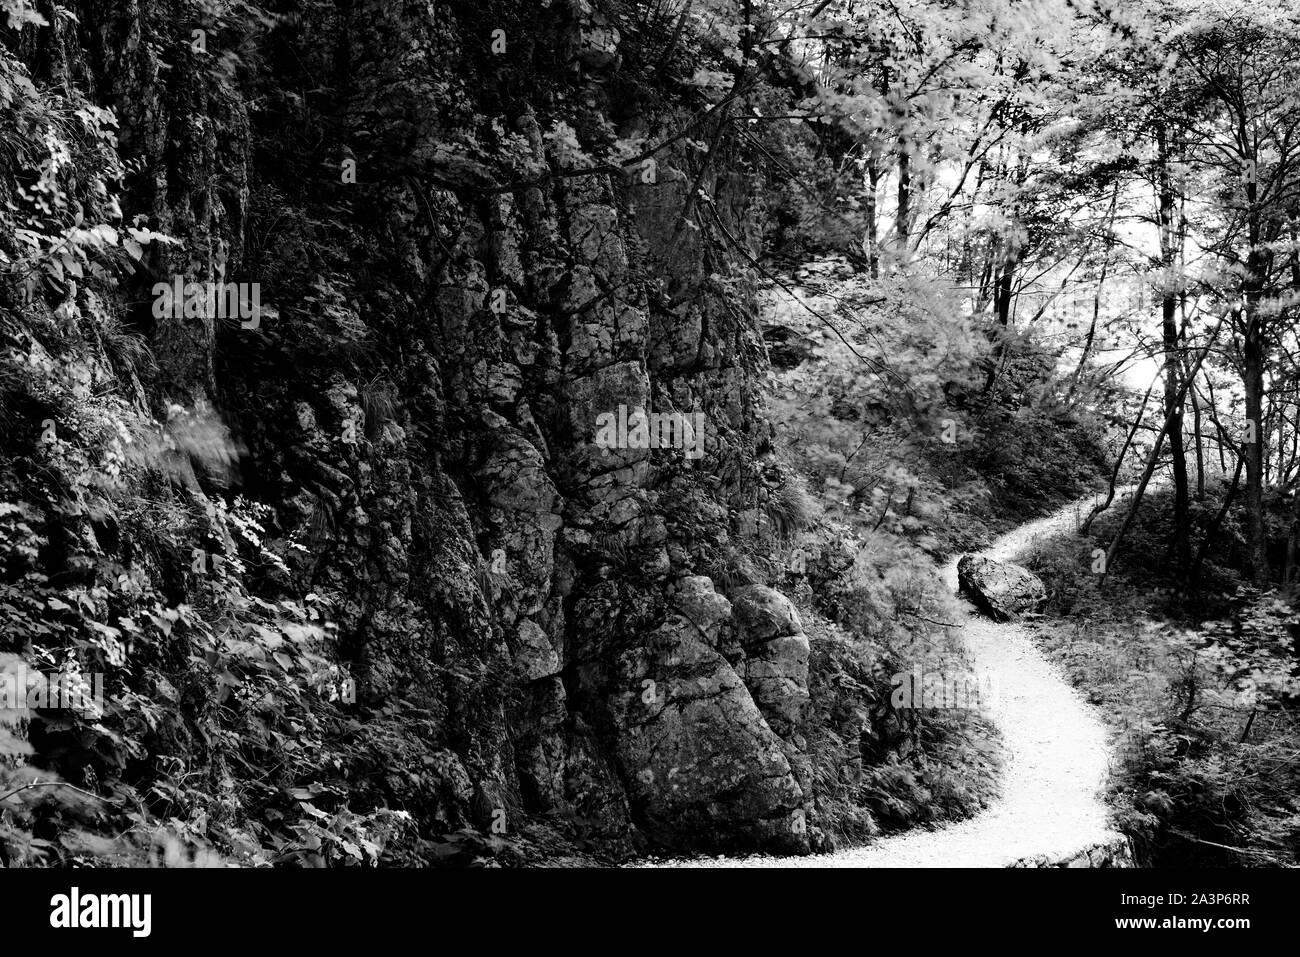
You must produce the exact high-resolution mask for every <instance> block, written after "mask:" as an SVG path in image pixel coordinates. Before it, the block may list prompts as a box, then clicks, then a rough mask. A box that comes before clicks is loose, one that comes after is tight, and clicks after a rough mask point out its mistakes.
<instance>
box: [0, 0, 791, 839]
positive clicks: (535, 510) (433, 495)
mask: <svg viewBox="0 0 1300 957" xmlns="http://www.w3.org/2000/svg"><path fill="white" fill-rule="evenodd" d="M620 9H621V8H619V7H618V5H617V4H614V3H609V4H605V3H598V2H594V0H552V2H550V3H537V4H514V3H505V2H488V3H477V2H476V3H438V2H433V3H431V2H418V0H405V2H390V3H374V2H361V0H348V2H342V3H338V4H334V5H327V4H318V3H305V4H287V3H286V4H272V5H270V6H269V7H268V9H267V10H266V13H267V16H266V18H265V20H264V21H262V22H261V23H260V25H257V26H255V27H254V28H252V29H250V28H249V27H248V26H247V25H246V23H247V18H242V19H241V20H240V22H239V23H234V22H227V21H226V20H225V19H223V17H222V15H221V13H220V12H219V11H217V10H215V8H213V9H208V8H200V9H192V8H191V7H189V6H186V5H182V4H177V3H175V2H171V0H131V2H129V3H122V2H101V0H81V2H80V3H77V4H76V5H75V7H74V12H75V14H76V19H75V20H73V19H71V18H66V17H62V16H60V15H59V14H58V12H57V11H56V10H55V9H54V7H53V6H50V5H49V4H47V5H46V8H45V9H44V11H43V12H44V13H45V16H46V19H47V20H48V21H49V25H47V26H36V25H29V26H27V27H26V28H25V29H24V30H23V32H22V33H21V35H20V37H19V39H17V40H16V41H15V42H14V43H13V44H12V51H13V54H14V56H16V57H17V58H19V59H20V60H21V61H22V63H23V64H24V65H25V68H26V70H27V71H29V73H30V75H31V76H32V78H33V79H34V80H35V81H36V83H37V85H38V87H40V88H41V89H43V90H44V89H56V88H59V87H61V86H65V85H66V86H67V87H69V88H77V89H80V90H82V91H84V94H85V97H86V99H87V100H88V101H90V102H93V103H96V104H99V105H102V106H103V107H106V108H108V109H111V110H113V111H114V112H115V113H116V116H117V120H118V124H119V135H118V141H117V152H118V155H119V156H120V158H121V160H122V161H123V162H124V163H125V168H124V171H123V172H124V178H123V180H122V183H121V186H122V209H121V212H122V214H123V218H122V221H121V222H122V223H126V222H134V223H136V224H137V225H139V226H140V227H141V228H145V227H147V228H148V229H149V230H151V231H155V232H157V233H161V234H166V235H168V236H170V237H173V238H174V239H176V240H178V242H176V243H166V242H161V241H159V242H155V243H152V244H150V245H149V246H148V247H147V249H146V250H145V252H144V255H143V256H142V257H141V261H140V264H139V268H138V269H137V271H136V272H135V274H134V275H132V276H130V277H128V278H124V279H121V280H120V281H116V282H114V283H112V284H111V286H110V284H108V283H102V284H99V287H98V288H99V290H100V292H99V294H100V295H102V296H103V297H105V298H106V299H108V300H110V302H111V310H112V311H113V312H114V313H115V314H116V315H117V316H118V317H119V318H120V319H121V321H122V322H123V323H125V324H126V325H127V327H128V328H132V329H135V330H138V331H139V332H140V333H141V334H142V335H144V336H145V337H146V338H147V341H148V344H149V345H150V347H151V348H152V351H153V354H154V356H155V357H156V360H157V361H156V365H154V366H151V367H149V368H147V369H145V368H141V369H140V370H139V377H138V380H137V381H136V382H122V381H119V382H118V386H117V387H119V388H122V389H125V390H127V391H134V394H135V395H136V397H137V398H138V399H139V401H141V402H145V403H147V404H148V405H149V406H150V407H151V408H152V410H153V413H154V415H155V416H156V417H157V418H158V419H159V420H160V421H163V420H166V419H167V417H168V416H169V415H172V416H175V415H176V414H178V413H177V409H178V408H179V409H180V410H183V413H182V414H184V415H186V416H200V417H203V419H204V421H205V422H207V423H208V424H209V426H210V428H211V429H212V430H213V432H214V434H217V435H221V434H223V433H224V432H225V431H226V430H228V432H229V443H228V447H229V448H230V449H232V450H237V451H238V461H237V462H236V463H234V464H233V467H232V468H231V469H229V470H228V474H226V475H224V476H217V475H216V474H215V473H214V472H213V471H211V470H208V471H204V470H203V469H201V468H195V469H194V470H193V475H192V480H191V481H190V482H189V483H188V491H187V492H186V493H185V494H186V495H188V496H191V497H192V498H193V499H194V500H203V499H210V498H215V497H218V496H221V495H231V494H234V493H238V494H241V495H243V496H245V497H247V498H249V499H251V500H254V501H257V502H260V503H264V504H266V505H269V506H270V507H271V509H272V512H271V517H270V518H269V519H268V520H267V521H268V523H269V528H268V534H269V536H271V537H275V538H277V539H278V540H284V541H294V542H301V543H304V548H303V549H301V550H298V551H295V552H294V555H295V556H297V557H295V558H293V559H292V560H291V561H289V562H288V564H287V567H285V568H284V569H283V570H282V571H275V570H270V571H267V572H266V573H265V574H263V575H260V577H259V579H258V581H257V587H258V589H259V590H260V591H261V593H263V594H266V595H286V594H287V595H299V596H301V595H303V594H306V593H308V592H311V593H313V594H315V595H317V596H320V597H321V598H322V599H323V600H324V602H325V603H326V604H328V606H329V607H330V608H331V609H332V611H331V616H332V618H333V620H334V621H335V622H336V623H337V626H338V630H337V634H338V639H339V641H338V648H339V655H340V657H341V659H342V660H343V661H345V662H347V663H348V664H350V666H351V667H352V671H353V674H355V675H356V677H357V679H358V696H357V702H356V703H355V705H351V706H350V707H349V708H348V709H345V711H346V712H347V713H348V714H350V715H351V716H353V717H355V718H356V721H354V722H352V724H350V725H348V726H347V727H348V731H347V734H348V735H350V736H352V737H350V738H349V740H353V741H358V742H359V744H358V745H357V750H356V751H355V757H354V766H353V767H351V768H350V769H348V771H347V774H346V777H348V778H349V780H350V781H351V782H352V785H353V786H354V787H355V788H356V789H357V790H356V792H355V793H356V794H357V795H366V797H367V799H368V800H369V801H370V802H372V803H373V804H376V805H379V804H383V805H387V806H390V807H400V808H402V809H404V810H407V811H409V812H411V813H412V814H413V815H414V819H415V821H416V823H417V825H418V828H419V831H420V834H421V835H423V836H424V837H426V838H427V837H430V836H432V835H436V834H438V833H443V832H446V831H448V830H451V829H454V828H457V827H460V826H464V825H467V824H472V825H475V826H477V827H479V828H483V829H489V828H490V829H492V830H493V832H494V833H506V834H509V833H513V832H515V831H517V830H518V829H520V828H521V827H523V826H524V824H525V822H528V821H533V820H538V819H541V818H543V817H548V816H549V819H551V820H563V821H568V822H576V824H575V825H574V827H575V828H576V831H575V832H574V833H580V834H583V835H596V836H599V837H602V838H605V839H613V840H619V841H625V842H628V843H630V844H634V845H635V844H639V843H644V842H645V841H646V840H647V839H648V841H650V842H652V843H654V844H655V845H658V846H661V847H667V848H671V849H679V850H686V849H697V848H711V849H744V848H754V849H759V848H761V849H769V850H777V851H789V852H800V851H806V850H807V848H808V846H809V837H808V815H809V813H810V811H811V803H810V801H811V792H810V781H809V772H808V761H807V758H806V756H805V754H804V748H805V744H804V739H803V737H802V734H801V728H802V726H803V722H804V721H805V715H806V713H807V710H808V707H807V706H808V658H809V649H808V642H807V639H806V638H805V637H804V636H803V632H802V628H801V625H800V622H799V617H798V615H797V614H796V613H795V611H794V609H793V608H792V606H791V605H790V604H789V602H787V601H786V600H785V599H784V598H783V597H782V596H781V595H780V594H779V593H777V592H774V591H772V590H771V589H768V588H764V587H762V586H751V587H746V588H741V589H739V590H730V589H729V588H728V587H727V586H728V585H730V584H731V583H733V582H735V581H737V580H740V579H738V578H736V577H735V576H733V575H731V573H730V572H731V569H730V568H729V564H728V563H729V561H730V560H731V556H732V554H733V552H734V547H733V546H734V544H735V543H736V542H737V541H738V540H740V539H742V538H743V537H744V536H746V535H749V534H752V532H753V531H754V529H755V528H756V527H757V525H758V523H760V522H761V521H762V519H761V504H762V500H763V498H764V496H765V494H766V490H765V487H764V482H763V478H762V472H761V468H760V466H761V464H762V461H763V457H764V455H765V454H766V452H767V450H768V441H769V438H770V428H769V426H768V424H767V423H766V422H765V420H764V416H763V410H762V407H761V402H760V398H759V381H760V377H761V376H762V375H763V373H764V370H765V363H766V358H765V354H764V350H763V347H762V343H761V338H760V337H759V335H758V332H757V330H756V328H755V322H754V302H753V296H752V287H751V277H750V276H749V275H748V274H747V272H746V270H745V269H744V268H743V264H744V259H745V257H744V253H743V250H745V249H747V248H752V246H753V245H754V244H755V242H756V239H755V237H756V235H757V229H758V227H759V224H760V222H761V217H762V215H763V208H762V203H761V195H762V190H763V182H762V178H761V176H760V174H759V173H758V171H757V169H756V168H755V166H754V165H753V163H752V160H753V158H752V157H751V156H749V155H747V153H746V152H745V150H744V149H743V148H742V146H741V145H740V140H739V138H738V136H737V135H736V134H735V131H734V125H733V124H731V122H730V120H731V117H730V116H729V114H728V109H727V107H726V106H725V105H724V106H721V107H716V108H712V109H711V108H710V107H709V105H708V104H707V103H705V102H703V101H702V100H700V99H699V98H697V97H694V96H692V95H691V93H690V91H689V89H686V90H683V89H679V88H676V87H675V86H674V85H671V84H668V83H667V82H666V81H662V79H660V80H659V81H656V79H655V77H656V76H657V74H656V73H655V71H654V66H655V61H654V58H653V57H652V53H654V55H656V56H657V55H658V53H657V52H656V51H657V48H655V50H652V49H651V44H650V43H649V42H648V40H647V37H646V36H644V35H640V34H635V33H632V32H630V31H628V30H627V29H626V24H625V26H624V29H622V30H620V28H619V23H620V22H624V21H620V20H619V19H618V17H617V16H616V14H617V13H618V12H619V10H620ZM252 22H253V23H254V24H257V23H258V21H256V20H253V21H252ZM665 55H667V54H665ZM656 82H657V83H658V85H656ZM738 82H744V78H743V77H742V78H739V79H738ZM660 144H667V145H662V146H660ZM620 151H621V153H620ZM611 155H622V156H623V157H624V161H623V163H622V164H619V163H611V160H610V159H609V157H610V156H611ZM137 217H138V218H137ZM120 224H121V223H119V225H120ZM178 275H179V276H183V277H184V278H185V280H186V281H196V282H207V281H218V282H246V283H256V284H258V287H259V289H260V295H261V300H262V304H263V311H262V314H261V323H260V326H258V327H257V328H242V327H240V326H239V325H238V324H232V323H225V324H223V323H221V322H220V321H214V320H212V319H211V318H200V319H193V318H170V317H164V318H161V319H159V318H156V317H155V316H153V315H151V314H150V312H149V309H148V303H149V301H150V298H151V297H150V293H149V290H150V289H151V288H152V287H153V285H154V284H155V283H157V282H170V281H171V280H172V279H173V277H175V276H178ZM95 290H96V283H95V282H93V281H88V282H87V283H86V284H83V288H82V289H81V290H80V291H79V292H78V291H74V292H73V293H72V295H73V296H74V297H76V296H83V297H84V296H86V295H90V294H94V293H95ZM47 298H48V297H47ZM142 304H143V305H142ZM119 380H120V377H119ZM169 410H170V412H169ZM628 410H631V412H630V414H631V415H632V416H633V419H632V421H631V422H630V423H629V425H628V428H627V430H626V432H627V435H628V436H629V438H630V440H629V441H626V442H618V441H615V442H613V443H610V442H598V441H597V438H598V434H599V431H600V428H601V426H602V423H603V424H606V425H608V424H609V423H611V422H614V423H618V422H620V421H625V420H621V419H620V416H621V415H625V414H629V412H628ZM636 410H647V411H652V412H655V413H661V414H664V413H679V414H680V415H681V416H683V417H685V420H686V421H688V422H692V423H697V425H698V424H702V428H698V427H697V428H695V433H696V434H695V435H694V438H696V439H698V440H700V445H699V446H698V447H697V448H696V447H693V446H692V445H691V444H690V442H688V441H683V440H681V439H680V438H679V440H678V444H677V445H675V446H673V447H667V448H653V447H646V446H648V445H649V444H650V443H648V442H643V441H642V440H641V439H640V438H639V437H638V432H637V424H636V420H635V417H634V416H635V411H636ZM701 416H702V418H698V417H701ZM673 421H674V422H676V423H677V424H678V429H679V431H678V433H677V434H678V436H680V435H681V432H680V422H681V421H682V420H681V419H677V420H673ZM700 432H702V435H700V434H698V433H700ZM614 435H615V437H616V438H617V436H618V433H617V432H615V433H614ZM691 437H692V436H691V435H687V436H686V438H687V439H690V438H691ZM638 445H640V446H641V447H637V446H638ZM611 446H612V447H611ZM692 448H696V451H697V454H698V457H696V456H695V455H693V454H688V453H690V452H691V451H692ZM223 483H224V484H223ZM215 540H216V541H220V540H221V538H220V535H217V537H216V538H215ZM107 547H108V549H109V550H110V551H112V550H113V548H114V547H116V549H117V551H116V552H115V554H116V555H117V556H118V557H121V558H122V561H123V562H124V563H125V564H126V565H131V564H132V563H134V564H136V565H138V566H139V567H140V568H141V569H142V570H143V573H144V574H146V575H149V576H154V577H155V578H158V579H162V578H165V577H166V576H167V575H168V572H167V570H166V567H165V565H166V563H165V562H158V561H156V560H150V559H149V558H147V557H145V556H138V555H137V556H134V557H132V556H130V555H129V554H128V549H127V546H126V544H125V543H120V544H118V545H117V546H112V545H110V546H107ZM175 577H176V576H173V578H175ZM172 587H173V591H174V597H175V599H176V600H185V599H187V598H189V599H190V600H193V596H192V594H191V593H190V592H189V591H187V589H189V588H191V587H192V585H191V584H189V583H187V582H186V581H184V580H179V579H178V580H176V581H174V582H173V585H172ZM358 799H360V798H358Z"/></svg>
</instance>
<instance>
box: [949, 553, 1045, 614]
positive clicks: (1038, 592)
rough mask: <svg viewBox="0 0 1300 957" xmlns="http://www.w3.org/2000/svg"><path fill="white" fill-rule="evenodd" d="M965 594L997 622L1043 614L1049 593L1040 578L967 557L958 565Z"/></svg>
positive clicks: (1008, 565)
mask: <svg viewBox="0 0 1300 957" xmlns="http://www.w3.org/2000/svg"><path fill="white" fill-rule="evenodd" d="M957 582H958V585H959V587H960V590H961V593H962V594H964V595H966V596H967V597H968V598H970V600H971V601H972V602H974V603H975V605H976V607H978V608H979V609H980V610H981V611H983V612H984V613H985V614H986V615H988V616H989V617H990V618H992V619H993V620H994V621H1009V620H1011V619H1012V618H1016V617H1018V616H1020V615H1024V614H1028V613H1033V612H1037V611H1041V610H1042V607H1043V603H1044V602H1046V601H1047V589H1046V588H1045V587H1044V586H1043V583H1042V582H1041V581H1039V579H1038V576H1036V575H1034V574H1033V572H1031V571H1029V570H1028V569H1025V568H1021V567H1020V566H1019V565H1013V564H1012V563H1010V562H996V561H993V560H992V559H990V558H982V557H981V556H979V555H963V556H962V557H961V560H960V561H959V562H958V563H957Z"/></svg>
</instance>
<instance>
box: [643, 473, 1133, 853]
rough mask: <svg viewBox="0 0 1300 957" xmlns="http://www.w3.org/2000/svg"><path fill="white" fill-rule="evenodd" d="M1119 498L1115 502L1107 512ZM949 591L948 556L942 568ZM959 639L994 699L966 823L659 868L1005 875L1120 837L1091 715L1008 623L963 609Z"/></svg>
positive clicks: (1105, 756)
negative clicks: (860, 842)
mask: <svg viewBox="0 0 1300 957" xmlns="http://www.w3.org/2000/svg"><path fill="white" fill-rule="evenodd" d="M1095 500H1096V499H1095V497H1093V496H1089V497H1088V498H1087V499H1085V500H1083V501H1080V502H1075V503H1073V504H1071V505H1070V506H1068V507H1066V508H1064V509H1062V510H1061V511H1059V512H1057V513H1055V514H1054V515H1050V516H1048V517H1047V518H1044V519H1041V520H1039V521H1036V522H1030V523H1029V524H1027V525H1022V526H1020V527H1019V528H1016V529H1014V530H1013V531H1011V532H1009V533H1008V534H1006V535H1004V536H1002V537H1001V538H999V539H998V540H997V541H995V542H994V543H993V545H992V546H991V547H990V548H989V549H987V550H986V551H984V552H983V553H982V554H984V555H986V556H988V557H990V558H993V559H997V560H1000V561H1008V560H1011V559H1013V558H1014V557H1015V556H1016V555H1017V554H1018V553H1020V552H1021V551H1023V550H1024V549H1025V547H1026V546H1027V545H1029V544H1030V543H1031V542H1033V541H1034V539H1036V538H1038V537H1039V536H1043V535H1051V534H1057V533H1059V532H1062V531H1072V530H1074V529H1075V528H1077V527H1078V523H1079V521H1080V520H1081V519H1082V517H1083V515H1085V514H1087V509H1088V508H1090V507H1091V505H1092V503H1093V501H1095ZM1124 501H1125V498H1124V497H1122V496H1121V495H1119V494H1117V495H1116V501H1115V503H1113V504H1112V505H1111V508H1116V507H1119V506H1120V505H1122V504H1123V503H1124ZM942 574H943V576H944V580H945V581H946V582H947V583H948V586H949V587H950V588H951V589H952V590H953V591H954V592H956V590H957V558H955V557H954V558H953V559H952V560H951V561H949V562H948V563H947V564H946V565H944V566H943V569H942ZM963 606H964V607H963V608H962V610H961V612H960V615H959V619H958V620H959V621H960V623H961V635H962V639H963V642H964V644H965V647H966V654H967V657H968V659H969V660H970V663H971V667H972V669H973V670H974V672H975V673H976V674H977V675H980V676H983V675H985V674H987V675H990V676H991V677H992V679H993V682H994V687H995V688H996V691H997V693H996V697H995V700H994V701H993V702H992V704H991V706H990V707H989V708H988V709H987V712H986V713H987V714H988V715H989V717H990V718H991V719H992V720H993V722H994V723H995V724H996V725H997V727H998V729H999V731H1000V732H1001V733H1002V737H1003V743H1004V745H1005V765H1004V767H1003V778H1002V781H1001V796H1000V798H999V799H998V800H997V801H995V802H994V804H993V805H992V807H990V808H989V809H988V810H986V811H984V812H983V813H981V814H979V815H977V816H976V817H973V818H971V819H969V820H967V821H962V822H959V823H956V824H951V825H947V826H944V827H940V828H934V829H921V828H918V829H914V830H910V831H906V832H904V833H902V834H898V835H895V836H890V837H885V838H880V839H878V840H876V841H874V842H873V843H871V844H868V845H866V846H864V847H855V848H849V849H847V850H843V851H836V852H835V853H833V854H820V855H814V856H810V857H771V856H761V855H755V856H749V857H730V858H729V857H716V858H714V857H701V858H692V859H689V860H672V861H667V860H660V861H655V862H653V863H652V864H651V865H650V866H660V867H665V866H666V867H1006V866H1007V865H1009V864H1012V863H1014V862H1015V861H1018V860H1020V859H1021V858H1025V857H1037V856H1039V855H1046V856H1047V857H1048V858H1049V859H1051V860H1057V859H1061V858H1065V857H1068V856H1070V855H1072V854H1074V853H1075V852H1078V851H1081V850H1083V849H1085V848H1087V847H1090V846H1092V845H1096V844H1103V843H1110V842H1113V841H1116V840H1119V839H1120V835H1119V834H1118V833H1116V832H1114V831H1113V830H1111V828H1110V827H1109V826H1108V824H1107V815H1106V808H1105V805H1104V804H1103V802H1102V798H1101V790H1102V788H1103V787H1104V785H1105V782H1106V776H1107V773H1108V770H1109V765H1110V754H1109V749H1108V747H1107V743H1106V732H1105V729H1104V728H1103V726H1102V723H1101V721H1100V719H1099V718H1098V716H1097V715H1096V713H1095V712H1094V711H1093V709H1092V708H1091V706H1089V705H1088V704H1087V703H1086V702H1085V701H1084V700H1083V699H1082V697H1081V696H1080V695H1079V693H1078V692H1077V691H1075V690H1074V689H1073V688H1072V687H1070V685H1069V684H1068V683H1067V682H1066V680H1065V679H1064V678H1063V677H1062V676H1061V674H1060V673H1059V672H1057V671H1056V669H1055V668H1054V667H1053V666H1052V665H1050V664H1049V663H1048V661H1047V659H1045V658H1044V657H1043V655H1042V654H1041V653H1040V652H1039V651H1038V649H1037V648H1035V647H1034V644H1033V642H1032V641H1031V639H1030V637H1029V633H1028V632H1027V631H1026V630H1025V628H1023V627H1022V626H1021V625H1019V624H1016V623H1015V622H1009V623H1005V624H998V623H996V622H994V621H991V620H990V619H988V618H985V617H983V616H982V615H980V614H979V613H978V612H976V611H975V610H974V608H973V607H972V606H970V605H969V604H968V603H966V602H963Z"/></svg>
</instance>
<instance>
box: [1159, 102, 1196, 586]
mask: <svg viewBox="0 0 1300 957" xmlns="http://www.w3.org/2000/svg"><path fill="white" fill-rule="evenodd" d="M1156 146H1157V157H1156V163H1157V173H1158V177H1159V183H1160V259H1161V265H1162V266H1163V267H1164V281H1163V283H1162V289H1161V293H1160V330H1161V344H1162V346H1163V349H1164V369H1165V429H1166V433H1167V436H1168V439H1169V455H1170V460H1171V463H1170V464H1171V466H1172V468H1173V476H1174V561H1175V566H1176V568H1177V573H1178V580H1179V581H1186V579H1187V572H1188V570H1189V569H1190V567H1191V562H1192V554H1191V547H1192V546H1191V532H1190V527H1189V526H1190V522H1189V519H1188V511H1189V501H1188V487H1187V453H1186V449H1185V448H1184V446H1183V395H1184V394H1185V392H1186V389H1184V388H1183V387H1182V383H1181V382H1180V381H1179V380H1180V379H1181V375H1180V373H1181V371H1182V363H1181V362H1180V360H1179V355H1178V341H1179V329H1178V321H1177V319H1178V303H1179V299H1180V298H1181V292H1180V289H1181V287H1182V277H1181V276H1179V277H1178V280H1177V283H1175V280H1174V274H1175V271H1176V269H1177V265H1178V249H1177V246H1178V242H1177V235H1176V233H1177V230H1176V227H1175V222H1174V221H1175V219H1176V218H1177V209H1178V207H1177V196H1176V194H1175V190H1174V181H1173V176H1172V174H1171V173H1170V169H1169V160H1170V156H1169V142H1168V133H1167V131H1166V129H1165V127H1164V125H1163V124H1160V125H1158V126H1157V127H1156Z"/></svg>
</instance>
